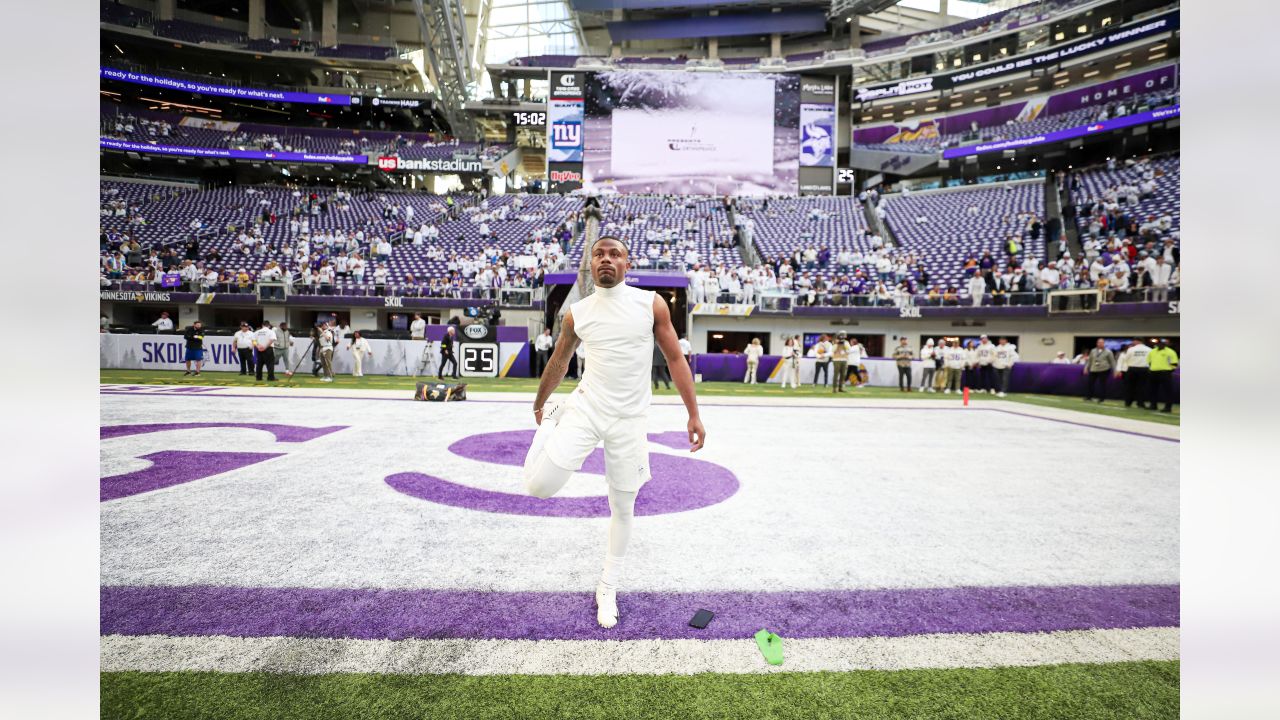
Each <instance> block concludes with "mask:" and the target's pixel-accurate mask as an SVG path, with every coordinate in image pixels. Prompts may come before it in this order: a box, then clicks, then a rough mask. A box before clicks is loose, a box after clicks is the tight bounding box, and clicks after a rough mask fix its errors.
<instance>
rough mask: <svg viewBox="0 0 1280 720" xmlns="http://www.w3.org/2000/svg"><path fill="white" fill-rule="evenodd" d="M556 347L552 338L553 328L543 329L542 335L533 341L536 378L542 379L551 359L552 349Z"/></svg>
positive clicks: (534, 374) (534, 373)
mask: <svg viewBox="0 0 1280 720" xmlns="http://www.w3.org/2000/svg"><path fill="white" fill-rule="evenodd" d="M555 346H556V343H555V340H553V339H552V337H551V328H543V329H542V334H541V335H539V336H538V337H537V339H536V340H534V341H533V353H534V354H533V376H534V377H542V373H543V371H544V370H546V369H547V362H548V361H549V360H550V359H551V349H552V348H554V347H555Z"/></svg>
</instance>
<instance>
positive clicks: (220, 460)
mask: <svg viewBox="0 0 1280 720" xmlns="http://www.w3.org/2000/svg"><path fill="white" fill-rule="evenodd" d="M283 454H284V453H251V452H193V451H185V450H164V451H161V452H155V453H151V454H150V455H141V456H139V457H140V458H141V459H142V460H150V461H151V466H150V467H147V468H143V469H142V470H135V471H134V472H131V473H125V474H124V475H113V476H111V477H105V478H102V480H101V482H100V489H99V501H100V502H106V501H108V500H117V499H119V498H122V497H128V496H130V495H137V494H139V493H144V492H151V491H152V490H159V489H161V488H167V487H172V486H174V485H181V484H182V483H187V482H191V481H192V480H202V479H204V478H207V477H212V476H214V475H220V474H222V473H224V472H230V471H232V470H236V469H238V468H242V467H246V466H248V465H253V464H254V463H260V462H262V461H264V460H270V459H271V458H275V457H280V456H281V455H283Z"/></svg>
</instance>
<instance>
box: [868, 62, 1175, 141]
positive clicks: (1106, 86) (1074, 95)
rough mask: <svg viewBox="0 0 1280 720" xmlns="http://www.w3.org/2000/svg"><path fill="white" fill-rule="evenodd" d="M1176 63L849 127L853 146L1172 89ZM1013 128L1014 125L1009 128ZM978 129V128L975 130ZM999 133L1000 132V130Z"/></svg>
mask: <svg viewBox="0 0 1280 720" xmlns="http://www.w3.org/2000/svg"><path fill="white" fill-rule="evenodd" d="M1178 72H1179V66H1177V65H1168V66H1165V67H1161V68H1156V69H1154V70H1146V71H1143V72H1140V73H1134V74H1133V75H1129V76H1127V77H1123V78H1118V79H1116V80H1110V81H1107V82H1102V83H1095V84H1093V85H1088V86H1086V87H1079V88H1073V89H1071V90H1066V91H1063V92H1059V93H1056V94H1054V95H1051V96H1048V98H1047V99H1046V97H1045V96H1043V95H1036V96H1032V97H1030V98H1028V99H1025V100H1018V101H1014V102H1009V103H1005V104H1003V105H999V106H997V107H990V108H982V109H979V110H970V111H968V112H962V113H956V114H954V115H947V116H946V117H939V118H934V119H932V120H923V119H921V120H914V121H908V122H902V123H897V124H893V123H887V124H884V125H876V126H872V127H856V128H854V129H853V144H854V145H875V144H896V143H911V142H913V141H916V140H924V139H930V138H936V137H939V136H940V135H950V134H955V133H965V132H968V131H969V130H970V128H971V127H972V126H973V125H977V126H978V127H980V128H997V127H999V126H1003V125H1005V124H1006V123H1010V122H1013V123H1018V122H1028V121H1031V120H1037V119H1042V118H1045V117H1048V116H1051V115H1059V114H1062V113H1065V112H1069V111H1071V110H1079V109H1081V108H1086V107H1093V106H1099V105H1105V104H1107V103H1110V102H1114V101H1116V100H1124V99H1126V98H1130V97H1133V96H1136V95H1141V94H1144V93H1149V92H1156V91H1161V90H1167V91H1173V90H1175V89H1176V88H1177V87H1178ZM1010 131H1016V128H1010ZM979 132H982V131H979ZM1002 132H1004V131H1003V130H1002ZM975 139H976V138H975ZM904 149H907V150H910V149H911V148H909V147H908V148H904Z"/></svg>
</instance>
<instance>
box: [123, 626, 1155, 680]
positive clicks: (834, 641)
mask: <svg viewBox="0 0 1280 720" xmlns="http://www.w3.org/2000/svg"><path fill="white" fill-rule="evenodd" d="M1178 636H1179V629H1178V628H1170V627H1150V628H1126V629H1112V630H1066V631H1060V632H1049V633H986V634H976V635H974V634H935V635H913V636H908V637H892V638H886V637H866V638H802V639H785V638H784V639H783V649H784V651H785V653H786V662H785V663H784V664H783V665H781V666H773V665H767V664H765V663H762V662H761V661H760V651H759V650H757V649H756V646H755V643H754V642H753V641H752V640H751V639H750V638H744V639H742V640H623V641H611V640H351V639H331V638H292V637H262V638H240V637H227V636H224V635H219V636H211V637H169V636H165V635H142V636H127V635H108V636H105V637H103V638H102V642H101V662H102V671H103V672H124V671H138V672H187V671H209V672H270V673H296V674H303V675H314V674H323V673H381V674H396V675H445V674H452V673H461V674H467V675H564V674H567V675H632V674H635V675H666V674H674V675H693V674H697V673H703V672H716V673H765V672H819V671H835V672H840V671H851V670H912V669H943V668H954V667H969V668H979V667H985V668H989V667H1010V666H1019V667H1027V666H1033V665H1060V664H1063V663H1111V662H1133V661H1137V660H1176V659H1177V658H1178Z"/></svg>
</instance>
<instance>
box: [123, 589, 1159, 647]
mask: <svg viewBox="0 0 1280 720" xmlns="http://www.w3.org/2000/svg"><path fill="white" fill-rule="evenodd" d="M100 599H101V632H102V634H103V635H115V634H119V635H153V634H157V635H187V636H200V635H229V636H233V637H269V636H285V637H315V638H354V639H365V640H402V639H407V638H423V639H446V638H465V639H526V640H644V639H678V638H688V639H704V640H713V639H742V638H749V637H750V636H751V635H752V633H754V632H755V631H757V630H759V629H760V628H762V627H767V628H769V629H770V630H772V631H773V632H776V633H778V634H779V635H781V636H782V637H784V638H787V637H791V638H823V637H874V636H882V637H900V636H906V635H919V634H927V633H988V632H1048V631H1057V630H1087V629H1100V628H1140V627H1177V626H1178V625H1179V610H1178V602H1179V586H1177V585H1111V586H1101V587H1095V586H1067V587H996V588H944V589H906V590H829V591H794V592H741V591H737V592H693V593H649V592H635V593H621V594H620V595H619V597H618V607H619V610H620V612H621V618H622V621H621V623H620V624H619V625H618V626H617V627H615V628H613V629H610V630H605V629H603V628H600V627H599V626H597V625H596V622H595V610H594V606H593V604H592V596H591V593H589V592H583V593H571V592H484V591H478V590H377V589H313V588H236V587H208V586H191V587H165V586H160V587H104V588H102V589H101V592H100ZM699 608H707V609H708V610H712V611H714V612H715V613H716V618H715V620H714V621H713V622H712V623H711V625H710V626H708V627H707V628H706V629H704V630H697V629H695V628H691V627H689V626H688V622H689V618H690V617H692V616H693V613H694V611H696V610H698V609H699Z"/></svg>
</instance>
